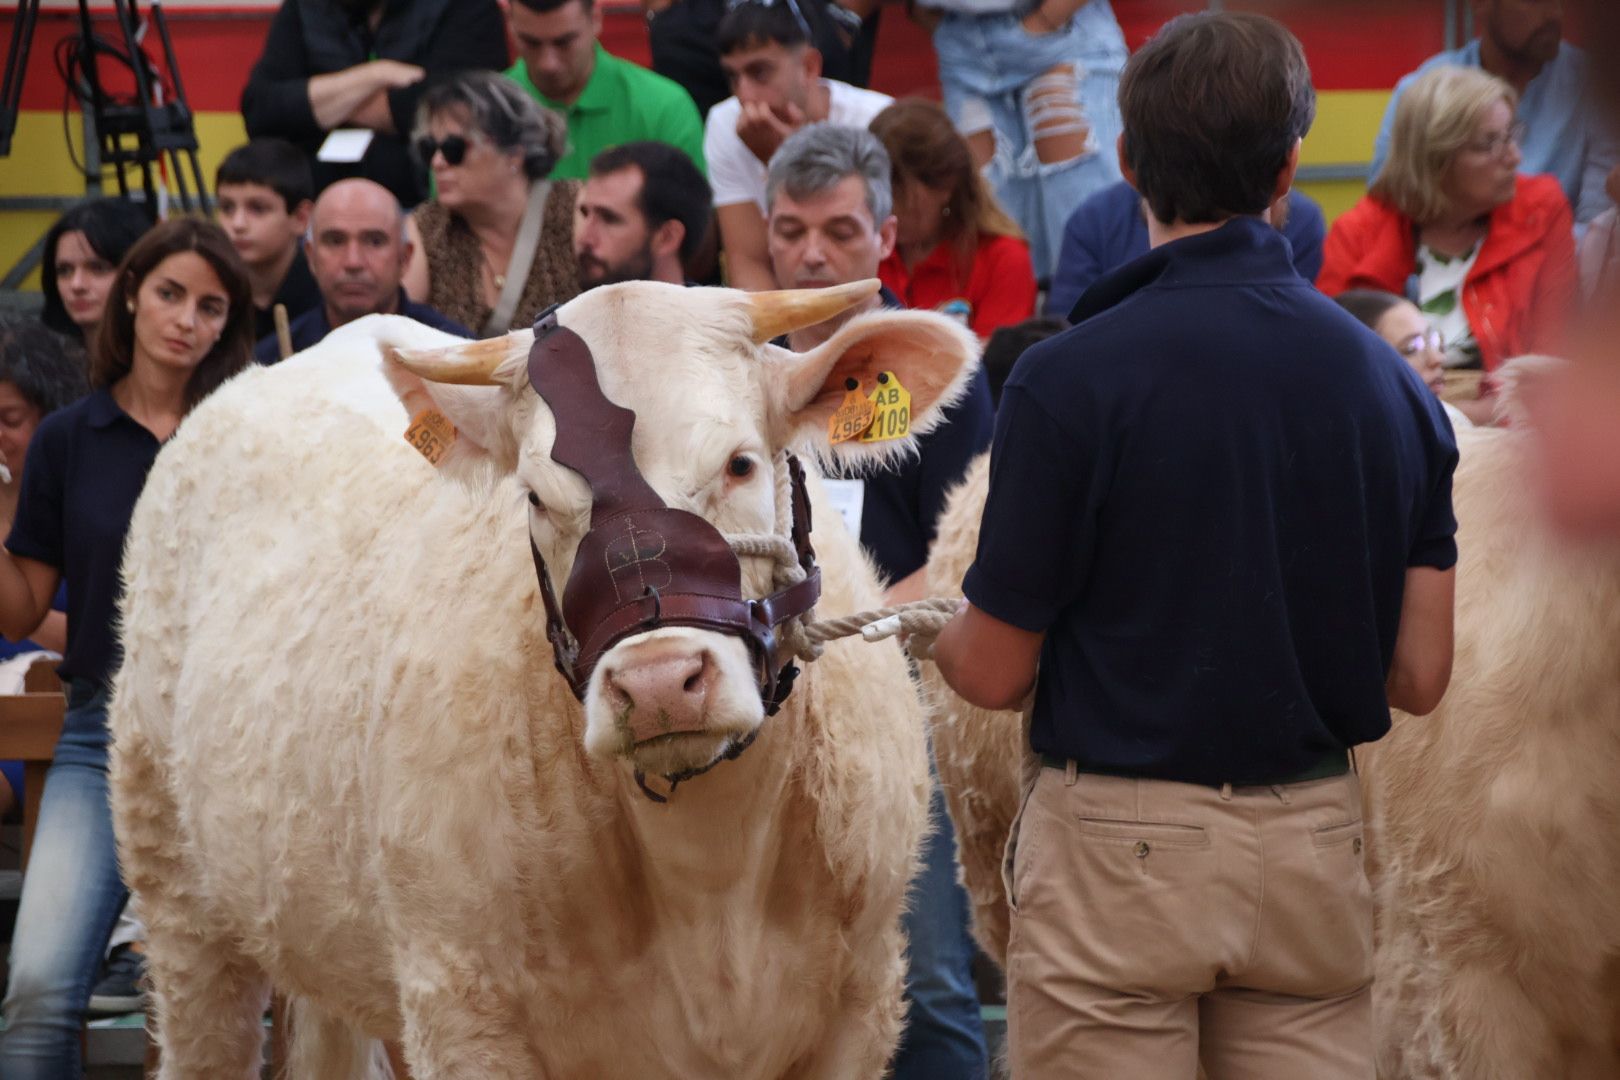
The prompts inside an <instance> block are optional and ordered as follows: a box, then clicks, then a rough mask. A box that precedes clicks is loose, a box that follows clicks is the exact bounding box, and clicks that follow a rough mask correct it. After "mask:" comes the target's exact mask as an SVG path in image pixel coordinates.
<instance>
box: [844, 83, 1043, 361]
mask: <svg viewBox="0 0 1620 1080" xmlns="http://www.w3.org/2000/svg"><path fill="white" fill-rule="evenodd" d="M872 134H874V135H876V136H877V137H878V139H880V140H881V141H882V143H883V146H884V148H885V149H886V150H888V152H889V161H890V163H891V165H892V167H893V170H894V212H895V216H896V217H897V218H899V225H900V228H899V236H898V239H897V241H896V243H895V245H894V251H893V253H891V254H890V255H889V257H888V258H886V259H884V260H883V264H882V265H881V266H879V267H878V277H880V278H881V279H882V280H883V284H884V285H887V286H888V287H889V290H890V291H891V292H893V293H894V294H895V295H896V296H898V297H900V299H901V301H902V302H903V303H904V304H905V305H906V306H907V307H910V308H922V309H925V310H934V311H944V312H946V313H947V314H953V315H957V316H959V317H960V318H961V319H962V321H963V323H964V324H965V325H967V326H968V327H970V328H971V329H972V330H973V332H974V333H975V334H978V335H979V337H981V338H987V337H989V336H990V333H991V331H993V330H995V329H997V328H998V327H1002V326H1009V325H1011V324H1012V323H1017V322H1023V321H1024V320H1025V319H1027V318H1029V317H1030V316H1031V315H1033V314H1035V269H1034V266H1033V265H1032V264H1031V263H1030V258H1029V244H1028V243H1027V242H1026V241H1025V240H1024V237H1023V234H1022V233H1021V232H1019V229H1018V224H1017V222H1015V221H1013V219H1012V218H1011V217H1009V216H1008V215H1007V212H1006V211H1005V210H1003V209H1002V208H1001V206H1000V205H999V204H998V203H997V202H996V197H995V195H993V194H992V193H991V191H990V188H989V186H988V185H987V184H986V183H985V181H984V178H983V177H982V176H981V175H980V174H979V170H978V168H977V167H975V166H974V164H973V155H972V153H971V152H970V151H969V150H968V145H967V141H966V140H965V139H963V138H962V136H961V135H959V134H957V131H956V128H955V127H954V126H952V124H951V118H950V117H949V116H948V115H946V112H945V110H944V109H943V108H942V107H940V106H939V105H937V104H935V103H934V102H932V101H925V100H923V99H921V98H908V99H906V100H904V101H898V102H896V103H895V104H893V105H890V106H889V107H888V108H886V109H884V110H883V111H882V112H880V113H878V114H877V116H876V117H874V118H873V120H872Z"/></svg>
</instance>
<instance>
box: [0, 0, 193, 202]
mask: <svg viewBox="0 0 1620 1080" xmlns="http://www.w3.org/2000/svg"><path fill="white" fill-rule="evenodd" d="M39 6H40V0H21V3H20V4H19V6H18V9H17V15H16V22H15V23H13V25H12V30H11V46H10V48H9V49H8V50H7V52H6V68H5V81H4V83H0V157H7V156H10V154H11V144H12V137H13V135H14V134H15V132H16V129H17V118H18V116H19V114H20V111H21V105H22V89H23V76H24V74H25V73H26V71H27V69H28V53H29V50H30V48H31V47H32V45H33V37H34V31H35V28H36V25H37V23H38V21H39ZM112 6H113V17H114V19H115V20H116V21H117V23H118V31H119V34H120V38H121V43H120V41H117V40H109V39H107V38H105V37H102V36H100V35H98V34H96V33H95V31H94V29H93V27H92V22H91V17H90V4H89V0H79V33H78V34H77V36H74V37H69V38H65V39H64V40H63V41H62V42H61V43H60V45H59V46H58V48H57V55H56V68H57V72H58V73H59V74H60V75H61V76H62V79H63V81H64V82H65V83H66V85H67V91H68V94H69V95H70V96H71V97H76V98H77V99H78V101H79V106H80V108H81V109H82V110H83V112H84V114H85V119H86V121H87V122H86V140H85V141H86V147H85V149H86V154H85V156H86V159H87V160H86V162H85V163H83V164H80V169H81V171H82V172H83V173H84V176H85V182H86V187H87V189H92V190H93V189H94V188H96V187H98V186H99V185H100V182H101V169H106V168H110V169H112V170H114V174H115V177H116V180H117V184H118V192H119V194H121V195H128V194H129V193H130V187H131V185H130V177H129V175H128V174H129V172H130V171H131V170H134V169H138V170H139V171H140V187H141V189H142V190H143V191H144V193H145V196H146V204H147V206H148V207H150V208H152V209H153V210H154V211H155V210H156V208H157V206H158V192H159V188H160V186H164V184H165V175H162V174H166V181H167V185H172V188H173V192H174V195H175V196H176V197H177V198H178V200H179V203H180V206H181V208H182V209H184V210H188V211H189V210H193V209H196V210H201V211H202V212H204V213H207V212H208V211H209V210H210V209H211V207H210V205H209V199H208V188H207V185H206V184H205V183H204V181H203V174H202V167H201V166H200V165H199V164H198V162H197V131H196V127H195V125H194V124H193V122H192V112H191V107H190V106H189V105H188V104H187V103H186V91H185V86H184V84H183V83H182V82H181V81H180V66H179V64H178V63H177V62H176V61H175V56H174V44H173V42H172V41H171V40H170V38H169V26H168V22H167V21H166V20H165V19H164V17H163V5H162V4H161V3H160V2H157V0H154V2H153V3H150V4H148V5H147V7H148V14H147V16H146V18H144V19H143V18H142V17H141V14H140V10H139V8H140V0H112ZM148 30H152V31H155V32H156V33H157V37H158V42H159V44H160V45H161V47H162V50H163V68H162V69H159V67H158V65H157V64H156V63H154V62H153V60H152V59H151V57H149V56H148V55H147V54H146V52H145V50H144V49H143V48H142V43H143V41H144V39H145V37H146V35H147V32H148ZM104 60H109V61H113V62H115V63H116V64H118V65H119V66H122V67H125V68H128V69H129V71H130V72H131V74H132V75H133V78H134V85H135V90H134V93H133V94H122V95H115V94H112V93H109V92H108V90H107V89H106V87H105V83H104V81H103V78H102V72H101V66H100V65H101V63H102V62H103V61H104ZM165 72H167V75H166V76H165ZM65 110H66V104H65V103H64V116H65ZM64 127H65V124H64ZM92 131H93V132H94V136H93V141H94V146H93V147H92V146H91V145H90V144H91V142H92V136H91V132H92ZM92 150H94V151H96V153H94V154H93V153H92V152H91V151H92ZM69 151H70V152H71V144H70V146H69ZM165 157H167V162H165ZM188 170H189V173H190V176H191V182H190V183H188V181H187V172H188ZM193 188H195V194H193Z"/></svg>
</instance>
